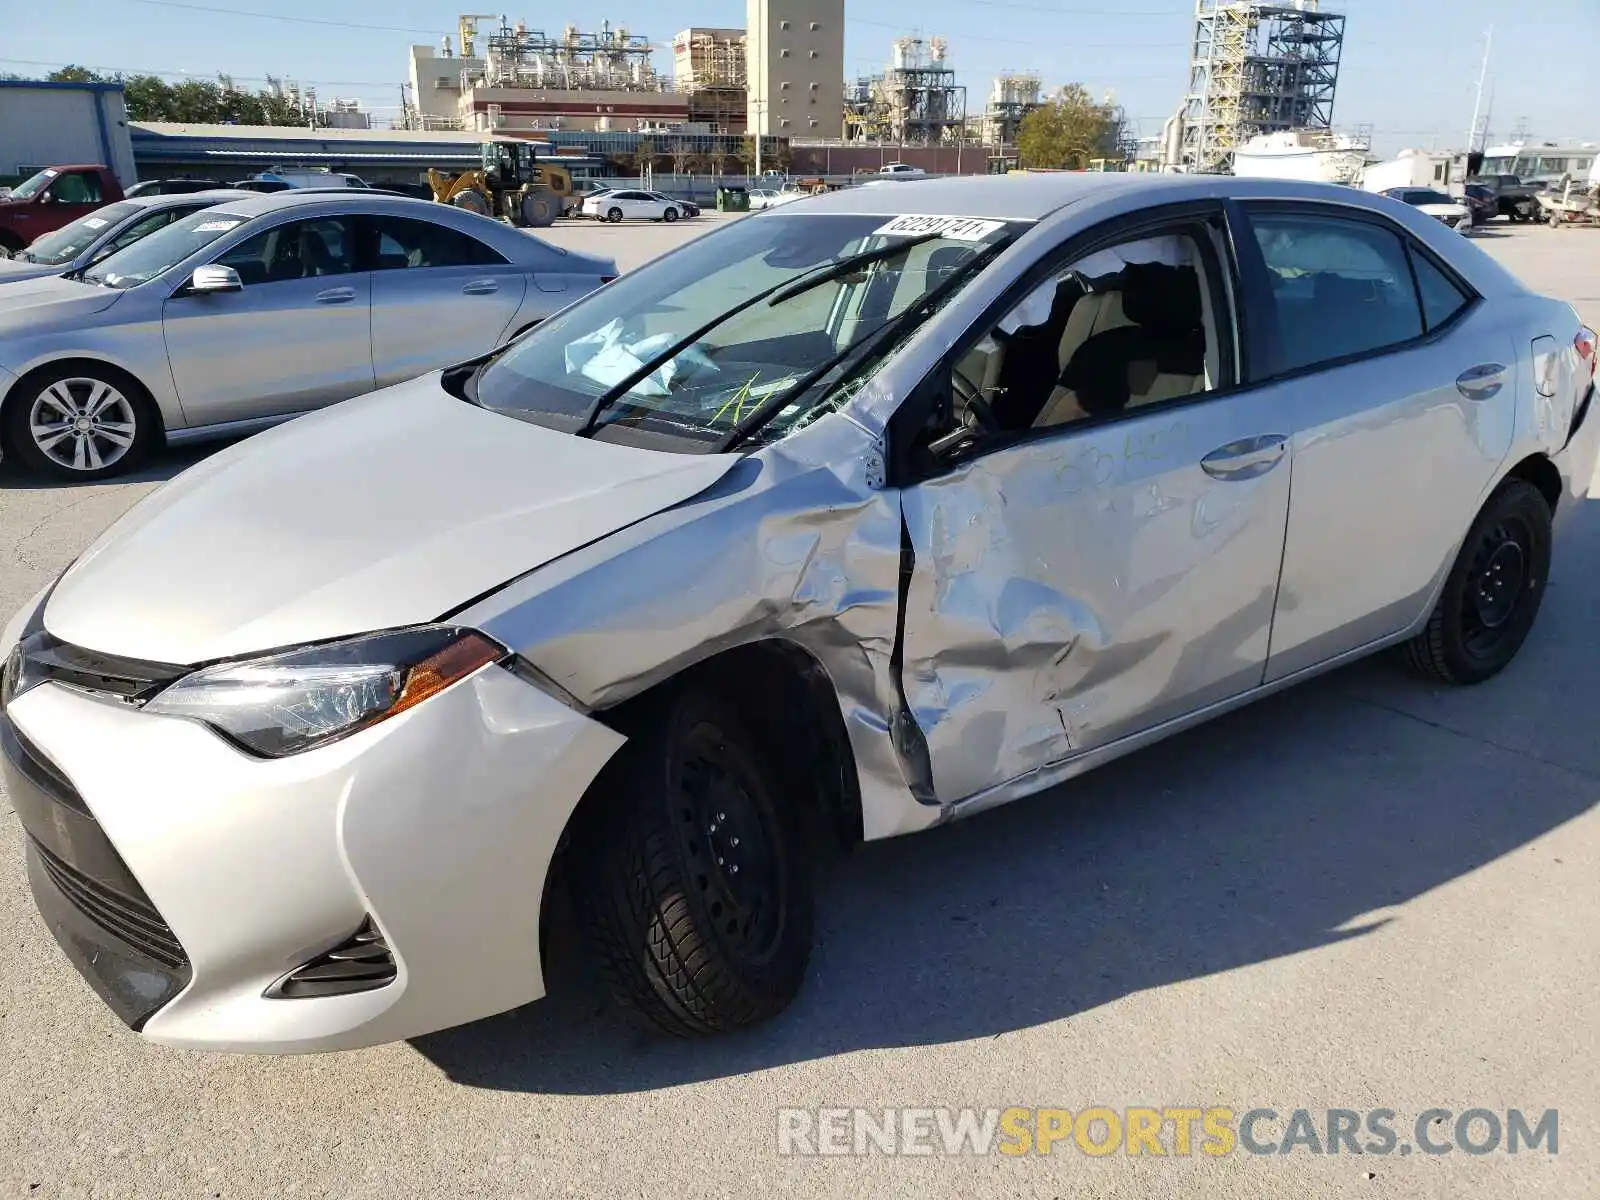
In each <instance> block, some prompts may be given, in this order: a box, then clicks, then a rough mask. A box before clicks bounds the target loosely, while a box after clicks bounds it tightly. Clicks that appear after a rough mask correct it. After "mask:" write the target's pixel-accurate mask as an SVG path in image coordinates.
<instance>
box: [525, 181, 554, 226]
mask: <svg viewBox="0 0 1600 1200" xmlns="http://www.w3.org/2000/svg"><path fill="white" fill-rule="evenodd" d="M520 211H521V215H522V223H523V225H525V226H526V227H527V228H529V229H548V228H549V227H550V226H552V225H554V224H555V223H556V216H557V214H558V213H560V211H561V201H560V199H559V198H558V197H557V196H556V194H555V193H554V192H551V191H546V190H543V189H540V190H539V191H532V192H526V193H524V195H523V197H522V205H521V209H520Z"/></svg>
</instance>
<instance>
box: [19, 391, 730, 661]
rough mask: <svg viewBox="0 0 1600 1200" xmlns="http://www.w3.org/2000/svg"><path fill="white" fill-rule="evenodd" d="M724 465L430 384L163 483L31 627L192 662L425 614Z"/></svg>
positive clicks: (662, 503)
mask: <svg viewBox="0 0 1600 1200" xmlns="http://www.w3.org/2000/svg"><path fill="white" fill-rule="evenodd" d="M735 461H737V459H736V457H735V456H733V455H699V454H669V453H662V452H659V451H653V450H640V449H636V448H633V447H629V446H619V445H615V444H611V443H606V442H596V441H592V440H589V439H586V438H579V437H575V436H572V435H570V434H564V433H559V432H556V431H554V430H550V429H545V428H542V427H540V426H537V425H531V424H529V423H527V422H524V421H518V420H516V419H514V418H511V417H507V416H503V415H500V414H498V413H491V412H488V411H486V410H484V409H481V408H477V407H476V406H474V405H471V404H468V403H466V402H464V401H462V400H458V399H456V398H455V397H453V396H451V395H450V394H449V393H447V392H446V391H444V390H443V388H442V387H441V386H440V383H439V376H438V374H437V373H435V374H433V375H428V376H424V377H423V378H421V379H418V380H414V381H412V382H410V383H406V384H402V385H400V386H398V387H394V388H389V389H386V390H384V391H381V392H375V393H373V394H371V395H369V396H364V397H362V398H360V399H357V400H350V401H347V402H345V403H344V404H340V405H337V406H335V407H333V408H330V409H326V410H324V411H322V412H320V413H315V414H313V415H311V416H307V417H302V418H300V419H299V420H296V421H293V422H291V423H289V424H287V425H284V426H280V427H279V428H277V429H274V430H272V431H270V432H267V433H264V434H261V435H259V436H257V437H255V438H252V439H250V440H249V441H247V442H242V443H240V444H238V445H236V446H233V447H230V448H229V449H227V450H224V451H222V452H221V453H219V454H216V455H213V456H212V457H211V458H209V459H207V460H206V461H205V462H202V463H200V464H199V465H197V466H195V467H194V468H192V469H190V470H189V471H187V472H185V473H184V474H183V475H180V476H179V477H178V478H176V479H174V480H173V481H172V482H171V483H169V484H167V485H166V486H165V487H164V488H162V489H160V490H159V491H157V492H155V493H154V494H153V495H151V496H149V497H147V498H146V499H145V500H144V501H142V502H141V503H140V504H138V505H137V506H135V507H134V508H133V509H132V510H130V511H129V512H128V513H127V515H126V516H124V517H123V518H122V520H120V521H118V522H117V523H116V524H115V525H113V526H112V527H111V528H110V529H109V530H107V531H106V533H105V534H103V535H102V536H101V538H100V539H99V540H98V541H97V542H95V543H94V545H92V546H91V547H90V548H89V550H88V551H87V552H86V553H85V554H84V555H83V556H82V557H81V558H80V559H79V560H78V561H77V562H76V563H75V564H74V565H73V566H72V568H71V569H70V570H69V571H68V572H67V573H66V574H65V575H64V576H63V577H62V579H61V581H60V583H59V584H58V585H57V586H56V588H55V590H54V591H53V592H52V593H51V595H50V599H49V602H48V604H47V605H46V608H45V613H44V623H45V627H46V628H47V629H48V630H49V631H50V632H51V633H52V634H54V635H55V636H56V637H58V638H61V639H63V640H65V641H67V642H71V643H73V644H76V645H79V646H83V647H85V648H87V649H93V650H100V651H103V652H106V653H112V654H121V655H127V656H129V657H133V658H142V659H149V660H154V661H157V662H167V663H182V664H192V663H198V662H204V661H207V660H211V659H216V658H227V657H232V656H237V655H242V654H251V653H255V652H258V651H262V650H268V649H273V648H277V647H282V646H290V645H295V644H298V643H303V642H312V641H318V640H322V639H327V638H335V637H341V636H345V635H349V634H357V633H363V632H367V631H371V630H375V629H386V628H391V627H394V626H400V625H409V624H414V623H418V622H424V621H431V620H435V619H437V618H438V617H440V616H442V615H443V614H445V613H447V612H449V611H451V610H452V609H455V608H457V607H459V606H460V605H462V604H463V603H465V602H466V601H468V600H471V599H473V598H474V597H476V596H479V595H482V594H483V593H485V592H489V591H492V590H494V589H495V588H496V587H498V586H500V585H501V584H503V583H505V582H507V581H508V580H510V579H513V578H515V577H516V576H518V575H521V574H524V573H526V572H527V571H530V570H532V569H534V568H536V567H539V566H541V565H543V564H544V563H547V562H549V561H550V560H552V559H554V558H556V557H558V556H560V555H562V554H566V553H568V552H569V551H571V550H574V549H576V548H578V547H579V546H582V545H585V544H586V543H588V542H591V541H593V540H594V539H596V538H599V537H604V536H605V535H606V534H608V533H612V532H614V531H616V530H618V529H621V528H622V527H624V526H626V525H628V524H631V523H633V522H635V521H638V520H641V519H642V518H644V517H647V516H650V515H651V514H653V513H656V512H659V511H660V510H662V509H664V508H667V507H670V506H671V505H674V504H678V503H681V502H682V501H684V500H687V499H689V498H690V497H692V496H694V495H696V494H697V493H699V492H701V491H703V490H704V489H705V488H707V487H709V486H711V484H713V483H715V482H716V481H717V480H718V479H719V478H721V476H722V475H723V474H724V473H725V472H726V471H727V470H728V468H729V467H730V466H731V465H732V464H733V463H734V462H735Z"/></svg>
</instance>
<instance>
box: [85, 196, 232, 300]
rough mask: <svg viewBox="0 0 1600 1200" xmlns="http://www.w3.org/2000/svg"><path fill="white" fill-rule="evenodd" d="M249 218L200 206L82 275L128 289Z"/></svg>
mask: <svg viewBox="0 0 1600 1200" xmlns="http://www.w3.org/2000/svg"><path fill="white" fill-rule="evenodd" d="M247 220H249V218H248V217H241V216H237V215H235V214H233V213H225V212H217V211H216V210H214V209H201V210H200V211H199V212H197V213H190V214H189V215H188V216H187V217H185V218H183V220H181V221H174V222H173V223H172V224H171V225H168V226H167V227H166V228H165V229H158V230H157V231H156V232H155V233H152V234H151V235H150V236H149V237H147V238H142V239H141V240H139V241H137V242H134V243H133V245H131V246H129V247H127V248H126V249H125V250H118V251H117V252H116V253H115V254H113V255H111V256H110V257H109V258H106V259H103V260H102V261H101V262H99V263H98V264H96V266H95V269H94V270H93V271H90V272H88V273H87V274H85V275H84V278H85V279H86V280H88V281H89V282H90V283H101V284H105V285H106V286H107V287H114V288H131V287H136V286H137V285H139V284H141V283H147V282H149V281H150V280H152V279H154V278H155V277H156V276H157V275H160V274H162V273H164V272H166V271H169V270H171V269H172V268H173V267H175V266H177V265H178V264H179V263H181V262H182V261H183V260H184V259H186V258H188V257H189V256H190V255H191V254H193V253H194V252H195V251H196V250H200V249H203V248H204V247H206V246H209V245H210V244H211V243H212V242H214V241H216V240H217V239H218V238H219V237H221V236H222V235H223V234H225V233H227V232H229V231H230V230H233V229H237V228H238V227H239V226H240V225H243V224H244V223H245V222H246V221H247Z"/></svg>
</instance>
